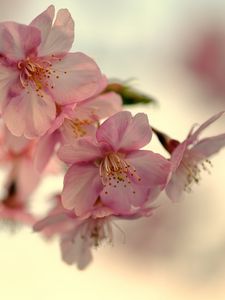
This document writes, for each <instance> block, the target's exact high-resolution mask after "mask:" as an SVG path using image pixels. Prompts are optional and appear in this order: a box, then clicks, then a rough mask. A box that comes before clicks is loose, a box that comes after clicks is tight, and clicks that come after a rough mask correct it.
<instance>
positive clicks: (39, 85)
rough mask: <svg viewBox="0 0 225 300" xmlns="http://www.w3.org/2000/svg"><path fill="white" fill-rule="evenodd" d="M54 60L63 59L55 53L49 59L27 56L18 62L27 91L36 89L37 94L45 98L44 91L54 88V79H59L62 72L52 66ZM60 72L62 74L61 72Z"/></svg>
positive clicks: (22, 81) (23, 85)
mask: <svg viewBox="0 0 225 300" xmlns="http://www.w3.org/2000/svg"><path fill="white" fill-rule="evenodd" d="M53 61H61V58H58V57H56V56H54V55H52V56H51V57H49V60H45V59H40V58H37V57H34V58H29V57H28V58H26V59H25V60H21V61H19V62H18V64H17V67H18V69H19V71H20V82H21V85H22V87H23V88H24V89H26V91H27V93H28V94H29V93H30V88H31V89H34V90H35V91H36V93H37V95H38V96H39V97H41V98H43V94H42V92H43V91H44V90H45V89H53V88H54V85H55V84H54V82H53V80H54V79H59V77H60V75H61V74H62V73H64V74H66V73H67V72H62V71H61V72H60V71H57V70H56V69H53V68H52V62H53ZM59 73H60V74H59Z"/></svg>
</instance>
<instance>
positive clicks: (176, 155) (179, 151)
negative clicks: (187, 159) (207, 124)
mask: <svg viewBox="0 0 225 300" xmlns="http://www.w3.org/2000/svg"><path fill="white" fill-rule="evenodd" d="M188 142H189V140H188V139H187V140H185V141H184V142H183V143H180V144H179V145H178V146H177V147H176V148H175V150H174V151H173V152H172V155H171V159H170V161H171V167H172V171H175V170H176V169H177V168H178V167H179V165H180V163H181V161H182V159H183V157H184V154H185V151H186V149H187V147H188Z"/></svg>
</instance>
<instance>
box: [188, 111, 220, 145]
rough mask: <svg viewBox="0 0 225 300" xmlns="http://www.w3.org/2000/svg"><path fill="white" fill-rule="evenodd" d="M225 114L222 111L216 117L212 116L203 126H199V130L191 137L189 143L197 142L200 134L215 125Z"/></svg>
mask: <svg viewBox="0 0 225 300" xmlns="http://www.w3.org/2000/svg"><path fill="white" fill-rule="evenodd" d="M223 114H224V111H221V112H219V113H217V114H215V115H214V116H212V117H211V118H210V119H208V120H207V121H206V122H204V123H203V124H202V125H200V126H199V128H198V129H197V130H196V131H195V132H194V133H193V134H192V135H191V136H190V137H189V141H191V142H193V141H195V140H196V139H197V138H198V136H199V134H200V133H201V132H202V131H203V130H204V129H205V128H207V127H208V126H209V125H211V124H212V123H214V122H215V121H216V120H218V119H219V118H220V117H221V116H222V115H223Z"/></svg>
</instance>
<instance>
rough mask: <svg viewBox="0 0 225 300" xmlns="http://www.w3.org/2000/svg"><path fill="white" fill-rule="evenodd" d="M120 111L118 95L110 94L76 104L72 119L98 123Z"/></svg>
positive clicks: (120, 104) (120, 101) (120, 100)
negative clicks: (89, 120)
mask: <svg viewBox="0 0 225 300" xmlns="http://www.w3.org/2000/svg"><path fill="white" fill-rule="evenodd" d="M121 110H122V99H121V97H120V95H118V94H116V93H113V92H110V93H104V94H101V95H99V96H97V97H94V98H91V99H89V100H86V101H82V102H80V103H78V104H77V107H76V109H75V110H74V113H73V118H77V119H79V120H85V119H91V120H93V121H98V120H101V119H103V118H106V117H109V116H111V115H113V114H115V113H117V112H119V111H121Z"/></svg>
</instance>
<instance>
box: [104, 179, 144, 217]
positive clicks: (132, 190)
mask: <svg viewBox="0 0 225 300" xmlns="http://www.w3.org/2000/svg"><path fill="white" fill-rule="evenodd" d="M110 183H111V185H107V187H105V188H104V190H103V191H102V193H101V195H100V198H101V201H102V202H103V203H104V204H105V205H106V206H107V207H110V208H112V209H113V212H114V213H115V214H129V213H131V212H132V211H133V210H134V209H135V208H137V207H140V206H142V205H143V203H144V202H145V201H146V200H147V198H148V192H149V188H148V187H145V186H140V185H138V184H137V183H135V182H134V181H132V180H131V183H130V184H126V185H124V183H123V182H118V181H116V180H115V179H112V180H111V182H110Z"/></svg>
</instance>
